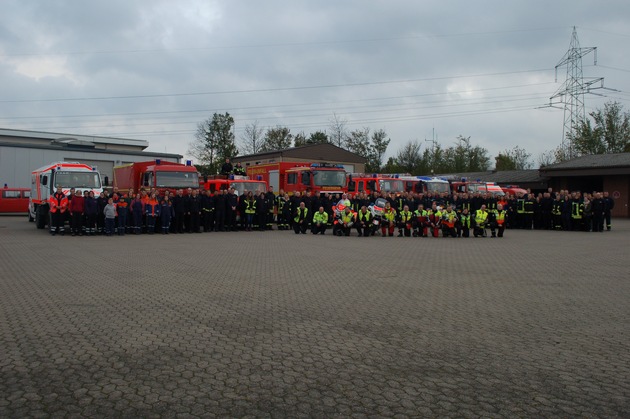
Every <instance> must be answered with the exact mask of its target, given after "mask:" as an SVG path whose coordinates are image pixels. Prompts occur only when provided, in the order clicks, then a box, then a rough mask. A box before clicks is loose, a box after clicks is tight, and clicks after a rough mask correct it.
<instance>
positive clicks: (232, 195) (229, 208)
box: [225, 188, 238, 231]
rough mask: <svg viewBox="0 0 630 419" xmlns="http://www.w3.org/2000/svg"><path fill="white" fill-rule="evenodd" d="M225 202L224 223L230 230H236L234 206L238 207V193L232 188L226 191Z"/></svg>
mask: <svg viewBox="0 0 630 419" xmlns="http://www.w3.org/2000/svg"><path fill="white" fill-rule="evenodd" d="M226 192H227V194H226V198H225V199H226V202H225V223H226V228H227V229H228V230H230V231H236V230H237V229H236V208H237V207H238V195H236V191H235V190H234V188H231V189H230V190H228V191H226Z"/></svg>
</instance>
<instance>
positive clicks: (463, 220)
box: [457, 208, 471, 237]
mask: <svg viewBox="0 0 630 419" xmlns="http://www.w3.org/2000/svg"><path fill="white" fill-rule="evenodd" d="M470 225H471V219H470V213H469V212H468V208H464V209H463V210H462V213H461V214H460V215H459V223H457V237H470Z"/></svg>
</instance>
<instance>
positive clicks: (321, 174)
mask: <svg viewBox="0 0 630 419" xmlns="http://www.w3.org/2000/svg"><path fill="white" fill-rule="evenodd" d="M247 175H248V176H249V177H251V178H254V179H256V178H257V177H258V176H260V177H261V180H264V181H265V182H267V184H268V185H269V186H270V187H273V188H274V192H275V193H278V191H279V190H280V189H282V190H284V191H285V192H287V193H289V194H293V193H295V192H300V193H304V192H307V191H310V192H311V193H313V194H317V195H319V194H323V193H343V192H346V191H347V188H346V171H345V170H344V168H343V165H337V164H329V163H290V162H281V163H269V164H260V165H256V166H248V167H247Z"/></svg>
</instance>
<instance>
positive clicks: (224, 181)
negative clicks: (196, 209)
mask: <svg viewBox="0 0 630 419" xmlns="http://www.w3.org/2000/svg"><path fill="white" fill-rule="evenodd" d="M202 187H203V189H205V190H209V191H211V192H212V193H214V192H215V191H223V190H226V189H230V188H234V189H235V190H236V194H237V195H239V196H240V195H243V193H244V192H245V191H250V192H253V193H254V194H260V193H261V192H267V182H265V181H264V180H260V179H258V180H251V179H250V178H249V176H239V175H230V176H225V175H215V176H208V177H206V178H204V180H203V183H202Z"/></svg>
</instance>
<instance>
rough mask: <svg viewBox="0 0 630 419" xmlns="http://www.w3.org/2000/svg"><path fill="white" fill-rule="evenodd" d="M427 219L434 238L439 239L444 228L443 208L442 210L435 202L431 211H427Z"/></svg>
mask: <svg viewBox="0 0 630 419" xmlns="http://www.w3.org/2000/svg"><path fill="white" fill-rule="evenodd" d="M427 217H428V219H429V228H430V229H431V235H432V236H433V237H438V236H439V235H440V228H441V226H442V208H440V207H439V206H438V205H437V203H435V202H433V205H432V206H431V209H429V210H428V211H427Z"/></svg>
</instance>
